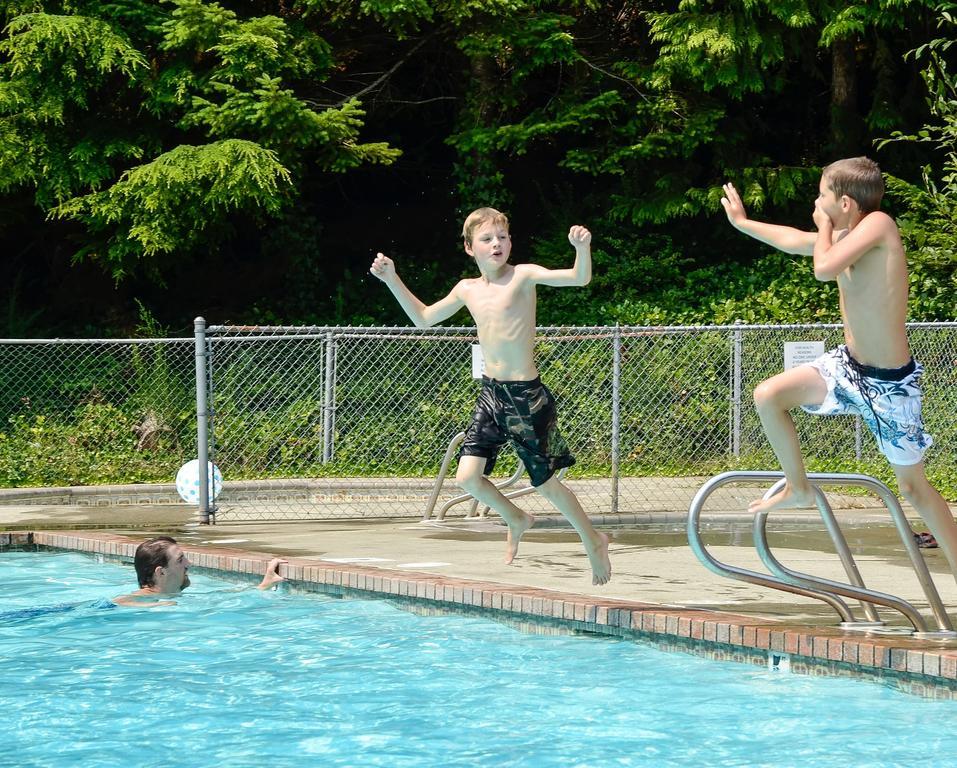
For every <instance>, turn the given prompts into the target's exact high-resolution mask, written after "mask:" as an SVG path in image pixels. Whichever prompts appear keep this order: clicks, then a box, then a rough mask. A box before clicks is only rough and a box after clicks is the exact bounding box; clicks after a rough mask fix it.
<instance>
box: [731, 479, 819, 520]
mask: <svg viewBox="0 0 957 768" xmlns="http://www.w3.org/2000/svg"><path fill="white" fill-rule="evenodd" d="M815 507H817V496H816V495H815V493H814V488H813V487H812V488H809V490H807V491H801V492H798V491H795V490H793V489H792V488H791V486H790V485H785V486H784V490H783V491H781V492H780V493H776V494H774V496H772V497H771V498H770V499H755V500H754V501H752V502H751V503H750V504H748V512H750V513H751V514H752V515H756V514H758V513H759V512H771V511H772V510H775V509H813V508H815Z"/></svg>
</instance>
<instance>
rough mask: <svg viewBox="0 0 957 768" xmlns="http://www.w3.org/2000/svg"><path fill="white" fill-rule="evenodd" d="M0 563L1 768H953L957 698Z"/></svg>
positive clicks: (451, 620) (124, 571)
mask: <svg viewBox="0 0 957 768" xmlns="http://www.w3.org/2000/svg"><path fill="white" fill-rule="evenodd" d="M134 587H135V578H134V574H133V569H132V568H131V567H130V566H123V565H118V564H114V563H98V562H96V561H94V560H93V559H92V558H89V557H87V556H84V555H79V554H74V553H29V554H27V553H6V554H0V659H2V663H0V713H2V716H0V765H3V766H8V765H9V766H45V767H46V766H56V767H58V766H90V767H91V768H92V767H95V766H123V768H133V767H135V766H191V767H192V766H217V767H218V766H323V767H325V766H363V767H365V766H389V767H390V768H392V767H396V768H401V767H403V766H495V767H498V766H534V767H535V768H539V767H543V768H548V767H550V766H602V767H603V766H649V767H650V766H655V767H658V766H808V767H812V766H813V768H821V767H822V766H840V768H845V767H846V766H898V765H900V766H904V765H908V766H910V765H916V764H921V765H929V766H953V765H954V764H955V761H957V758H955V755H957V703H955V702H949V701H931V700H924V699H918V698H915V697H911V696H907V695H905V694H902V693H898V692H896V691H894V690H892V689H891V688H889V687H886V686H882V685H878V684H875V683H866V682H859V681H852V680H843V679H829V678H816V677H815V678H812V677H802V676H798V675H787V674H781V673H773V672H768V671H766V670H764V669H760V668H755V667H749V666H745V665H741V664H733V663H720V662H715V661H709V660H706V659H700V658H696V657H694V656H690V655H685V654H669V653H663V652H660V651H658V650H655V649H651V648H648V647H645V646H642V645H639V644H636V643H633V642H628V641H619V640H613V639H604V638H594V637H581V636H543V635H529V634H523V633H520V632H518V631H516V630H514V629H511V628H509V627H507V626H504V625H501V624H498V623H496V622H494V621H490V620H486V619H482V618H472V617H465V616H456V615H451V616H438V617H423V616H417V615H413V614H411V613H409V612H407V611H405V610H402V609H401V608H399V607H396V606H394V605H392V604H391V603H389V602H387V601H385V600H347V599H334V598H330V597H323V596H318V595H296V594H292V593H290V592H289V591H283V590H279V591H275V592H260V591H258V590H256V589H254V588H246V589H240V588H238V586H237V585H235V584H233V583H231V582H229V581H225V580H219V579H215V578H210V577H208V576H204V575H198V574H196V575H194V578H193V586H192V587H190V589H189V590H188V591H187V592H186V593H185V594H184V595H183V596H182V597H181V598H179V602H178V605H176V606H175V607H170V608H157V609H152V610H142V609H130V608H117V607H112V608H111V607H109V606H110V604H109V603H108V602H107V601H106V600H105V598H109V597H112V596H115V595H117V594H122V593H124V592H128V591H131V589H133V588H134Z"/></svg>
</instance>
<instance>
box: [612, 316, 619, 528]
mask: <svg viewBox="0 0 957 768" xmlns="http://www.w3.org/2000/svg"><path fill="white" fill-rule="evenodd" d="M612 343H613V344H614V351H613V354H612V372H611V513H612V514H613V515H615V514H618V463H619V460H620V443H619V439H620V432H621V327H620V326H619V325H618V323H615V330H614V333H613V334H612Z"/></svg>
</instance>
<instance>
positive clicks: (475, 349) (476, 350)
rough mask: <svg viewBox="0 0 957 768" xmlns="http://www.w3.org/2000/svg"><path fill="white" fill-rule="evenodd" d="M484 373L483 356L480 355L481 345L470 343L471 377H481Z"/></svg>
mask: <svg viewBox="0 0 957 768" xmlns="http://www.w3.org/2000/svg"><path fill="white" fill-rule="evenodd" d="M484 375H485V358H484V357H483V356H482V347H481V346H480V345H478V344H473V345H472V378H473V379H481V378H482V376H484Z"/></svg>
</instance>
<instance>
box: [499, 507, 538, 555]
mask: <svg viewBox="0 0 957 768" xmlns="http://www.w3.org/2000/svg"><path fill="white" fill-rule="evenodd" d="M533 525H535V518H534V517H532V516H531V515H530V514H528V513H525V516H524V517H523V518H521V519H520V520H519V521H518V522H515V523H508V546H507V548H506V550H505V565H510V564H511V562H512V560H514V559H515V555H516V554H518V545H519V543H520V542H521V540H522V535H523V534H524V533H525V531H527V530H528V529H529V528H531V527H532V526H533Z"/></svg>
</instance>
